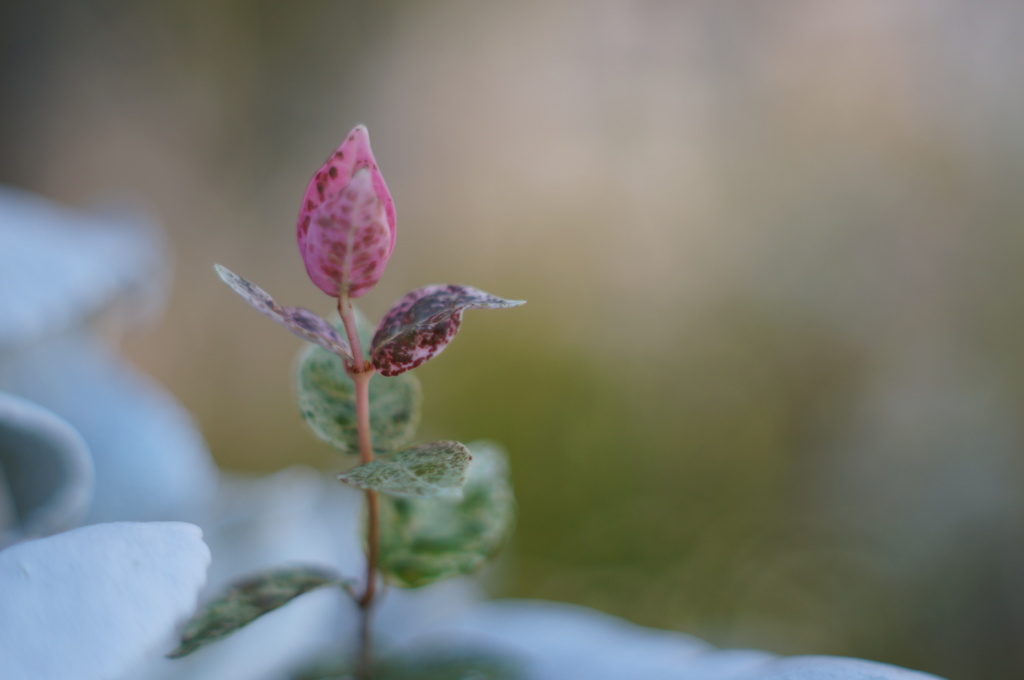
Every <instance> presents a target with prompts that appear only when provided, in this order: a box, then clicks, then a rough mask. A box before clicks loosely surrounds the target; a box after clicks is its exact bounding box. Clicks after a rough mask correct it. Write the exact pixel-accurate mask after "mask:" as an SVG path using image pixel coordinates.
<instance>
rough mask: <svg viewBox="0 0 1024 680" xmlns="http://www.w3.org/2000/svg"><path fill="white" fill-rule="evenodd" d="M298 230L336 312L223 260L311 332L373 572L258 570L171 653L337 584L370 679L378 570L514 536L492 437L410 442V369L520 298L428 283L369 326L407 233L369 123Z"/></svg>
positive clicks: (445, 558) (214, 604)
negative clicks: (486, 312) (483, 316)
mask: <svg viewBox="0 0 1024 680" xmlns="http://www.w3.org/2000/svg"><path fill="white" fill-rule="evenodd" d="M296 233H297V238H298V244H299V252H300V253H301V255H302V261H303V263H304V264H305V266H306V272H307V273H308V274H309V278H310V279H311V280H312V281H313V283H314V284H315V285H316V286H317V287H318V288H319V289H320V290H322V291H323V292H325V293H326V294H327V295H330V296H331V297H333V298H337V312H338V317H337V319H332V320H328V319H324V318H322V317H320V316H318V315H316V314H314V313H312V312H310V311H308V310H306V309H302V308H299V307H282V306H281V305H279V304H277V303H276V302H275V301H274V300H273V298H271V297H270V295H268V294H267V293H266V292H265V291H263V290H262V289H261V288H259V287H258V286H256V285H255V284H253V283H250V282H249V281H246V280H245V279H243V278H242V277H240V276H237V275H236V274H234V273H232V272H231V271H229V270H228V269H226V268H224V267H222V266H220V265H217V266H216V270H217V273H218V274H219V275H220V277H221V278H222V279H223V280H224V282H225V283H227V284H228V285H229V286H231V288H233V289H234V290H235V292H237V293H238V294H239V295H241V296H242V297H243V298H245V300H246V301H247V302H248V303H249V304H250V305H252V306H253V307H255V308H256V309H258V310H259V311H260V312H262V313H263V314H265V315H266V316H269V317H270V318H272V319H273V320H274V321H276V322H278V323H279V324H281V325H282V326H284V327H285V328H287V329H288V330H290V331H291V332H293V333H295V334H296V335H298V336H299V337H301V338H303V339H304V340H307V341H308V342H310V343H312V345H311V346H309V347H307V348H306V349H304V350H303V351H302V354H301V355H300V359H299V368H298V401H299V407H300V410H301V412H302V416H303V418H304V419H305V421H306V423H307V424H308V425H309V426H310V428H311V429H312V430H313V431H314V432H315V433H316V434H317V435H318V436H319V437H320V438H321V439H323V440H324V441H326V442H328V443H329V444H331V445H332V446H334V447H335V448H336V449H338V450H340V451H342V452H345V453H349V454H355V455H358V457H359V464H358V465H356V466H355V467H353V468H351V469H350V470H348V471H346V472H343V473H341V474H340V475H338V478H339V479H340V480H341V481H342V482H345V483H347V484H350V485H352V486H354V487H357V488H359V489H362V490H363V491H364V493H365V497H366V512H365V517H366V535H365V546H366V573H365V576H363V578H362V579H361V580H356V579H353V578H351V577H350V576H348V575H343V574H338V573H334V572H333V571H330V570H327V569H324V568H323V567H321V566H316V567H313V566H302V565H285V566H281V567H279V568H276V569H271V570H269V571H265V572H262V573H259V574H255V575H252V576H251V577H249V578H247V579H245V580H244V581H243V582H240V583H237V584H235V585H234V586H232V587H231V588H229V589H228V590H227V591H226V592H224V593H222V594H221V595H220V596H219V597H217V598H215V599H214V600H213V601H211V602H209V603H207V604H206V605H205V606H204V607H203V608H201V610H200V611H199V612H198V613H197V614H196V616H195V617H194V618H193V619H192V621H190V622H189V623H188V625H187V626H186V627H185V629H184V632H183V634H182V640H181V645H180V646H179V647H178V649H176V650H175V651H174V652H172V653H171V654H170V656H171V657H181V656H185V655H188V654H191V653H192V652H194V651H196V650H197V649H199V648H200V647H202V646H204V645H206V644H208V643H210V642H213V641H215V640H218V639H220V638H222V637H225V636H227V635H229V634H231V633H232V632H234V631H235V630H238V629H239V628H241V627H242V626H244V625H246V624H248V623H250V622H251V621H253V620H255V619H256V618H257V617H259V616H261V615H263V614H265V613H267V612H269V611H272V610H274V609H277V608H278V607H281V606H283V605H285V604H287V603H288V602H290V601H291V600H292V599H294V598H296V597H298V596H300V595H302V594H304V593H307V592H310V591H312V590H316V589H319V588H324V587H338V588H340V589H342V590H343V591H344V592H345V593H347V594H348V595H349V596H350V597H351V598H352V600H353V602H354V603H355V605H356V606H357V607H358V610H359V616H360V626H359V631H360V634H359V640H358V645H357V654H356V660H355V669H356V675H357V677H359V678H370V677H371V676H372V674H373V656H372V655H373V649H372V647H373V645H372V624H371V621H372V615H373V610H374V605H375V603H376V601H377V595H378V592H379V588H378V580H379V578H381V577H382V578H383V579H384V580H385V581H387V582H389V583H391V584H394V585H396V586H399V587H403V588H419V587H421V586H425V585H429V584H431V583H434V582H435V581H438V580H440V579H444V578H447V577H450V576H455V575H458V574H466V573H469V572H472V571H474V570H476V569H477V568H479V567H480V566H481V565H483V564H484V563H485V561H486V560H487V559H488V558H490V557H491V556H493V555H494V554H495V553H496V552H497V550H498V549H499V548H500V547H501V546H502V544H503V543H504V542H505V540H506V539H507V537H508V535H509V533H510V531H511V527H512V523H513V519H514V512H515V507H514V500H513V497H512V490H511V486H510V484H509V481H508V477H507V466H506V463H505V460H504V456H503V455H502V453H501V452H500V450H499V449H498V448H496V447H495V446H493V445H489V444H487V443H478V444H473V445H471V446H469V447H467V446H465V445H463V444H460V443H459V442H455V441H438V442H430V443H425V444H418V445H415V446H412V447H408V448H407V445H408V444H409V442H410V441H411V439H412V437H413V435H414V433H415V430H416V426H417V425H418V422H419V410H420V402H421V400H422V396H421V391H420V386H419V382H418V381H417V380H416V378H415V377H414V376H413V375H412V374H411V373H409V372H408V371H410V370H411V369H414V368H416V367H417V366H419V365H420V364H422V363H424V362H425V361H427V360H429V359H431V358H433V357H435V356H437V354H438V353H440V352H441V351H442V350H443V349H444V348H445V347H446V346H447V345H448V343H449V342H451V340H452V338H454V337H455V334H456V333H457V332H458V330H459V326H460V325H461V323H462V313H463V312H464V311H465V310H467V309H500V308H505V307H514V306H516V305H521V304H523V301H521V300H503V299H501V298H498V297H495V296H493V295H489V294H487V293H484V292H483V291H480V290H477V289H476V288H471V287H469V286H458V285H433V286H426V287H423V288H419V289H417V290H414V291H412V292H411V293H408V294H407V295H405V296H404V297H402V298H401V299H399V300H398V302H396V303H395V304H394V305H393V306H392V307H391V309H390V310H389V311H388V312H387V313H386V314H385V315H384V318H383V319H381V321H380V323H379V324H378V325H377V327H376V329H373V328H371V327H370V326H369V325H368V323H367V322H366V320H365V318H363V317H362V315H361V314H359V312H358V310H356V308H355V307H354V306H353V304H352V300H353V299H355V298H358V297H361V296H362V295H364V294H366V293H368V292H369V291H370V290H371V289H372V288H373V287H374V285H376V283H377V282H378V281H379V280H380V278H381V275H382V274H383V273H384V268H385V266H386V264H387V262H388V259H389V258H390V257H391V253H392V251H393V250H394V247H395V235H396V232H395V207H394V202H393V201H392V199H391V195H390V193H388V189H387V186H386V185H385V183H384V178H383V177H382V176H381V173H380V170H379V169H378V167H377V163H376V161H375V160H374V157H373V153H372V152H371V150H370V141H369V137H368V135H367V132H366V128H365V127H363V126H358V127H356V128H355V129H354V130H352V131H351V132H350V133H349V134H348V136H347V137H346V138H345V141H344V142H343V143H342V144H341V146H340V147H338V149H337V151H335V152H334V153H333V154H332V155H331V157H330V158H329V159H328V160H327V162H326V163H325V164H324V165H323V167H322V168H320V169H319V170H318V171H317V173H316V175H314V177H313V179H312V180H311V181H310V183H309V187H308V188H307V189H306V194H305V196H304V197H303V199H302V207H301V208H300V211H299V217H298V224H297V232H296ZM364 348H366V349H368V352H367V353H364ZM375 376H377V377H375Z"/></svg>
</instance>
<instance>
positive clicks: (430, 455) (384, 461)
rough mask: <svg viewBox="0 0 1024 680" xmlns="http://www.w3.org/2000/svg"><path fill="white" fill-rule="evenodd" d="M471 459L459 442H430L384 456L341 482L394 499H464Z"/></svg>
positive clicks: (346, 475)
mask: <svg viewBox="0 0 1024 680" xmlns="http://www.w3.org/2000/svg"><path fill="white" fill-rule="evenodd" d="M470 460H472V456H471V455H470V453H469V449H467V448H466V447H465V446H463V445H462V444H460V443H459V442H451V441H444V442H431V443H429V444H420V445H418V446H414V447H412V448H410V449H405V450H404V451H396V452H395V453H389V454H385V455H383V456H380V457H379V458H377V459H375V460H372V461H370V462H369V463H364V464H362V465H359V466H357V467H354V468H352V469H351V470H349V471H348V472H343V473H341V474H340V475H338V479H340V480H341V481H343V482H345V483H347V484H351V485H352V486H357V487H359V488H360V489H372V490H374V491H380V492H381V493H386V494H390V495H392V496H422V497H428V496H444V497H448V498H461V497H462V484H463V483H464V482H465V481H466V468H467V467H468V466H469V461H470Z"/></svg>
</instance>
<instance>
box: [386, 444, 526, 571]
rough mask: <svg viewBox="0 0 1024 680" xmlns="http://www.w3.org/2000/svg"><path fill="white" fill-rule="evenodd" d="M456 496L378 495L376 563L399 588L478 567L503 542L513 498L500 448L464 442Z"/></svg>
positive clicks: (508, 531)
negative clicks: (464, 463)
mask: <svg viewBox="0 0 1024 680" xmlns="http://www.w3.org/2000/svg"><path fill="white" fill-rule="evenodd" d="M469 449H470V452H471V453H472V455H473V460H472V462H471V463H470V464H469V470H468V471H467V474H466V483H465V485H464V486H463V489H462V491H463V497H462V499H461V500H458V499H451V498H401V497H394V496H384V497H383V498H381V506H380V507H381V522H380V527H381V529H380V553H379V566H380V569H381V572H382V573H383V574H384V576H385V578H386V579H387V580H388V581H390V582H392V583H394V584H395V585H398V586H401V587H404V588H418V587H420V586H425V585H428V584H430V583H433V582H435V581H438V580H440V579H444V578H448V577H450V576H457V575H459V574H468V573H470V572H473V571H475V570H477V569H479V568H480V567H481V566H483V565H484V563H485V562H486V561H487V560H488V559H489V558H490V557H491V556H493V555H494V554H495V553H497V552H498V550H499V549H500V548H501V546H502V545H504V543H505V541H506V540H507V539H508V537H509V535H510V534H511V532H512V525H513V524H514V522H515V499H514V497H513V495H512V486H511V484H510V483H509V481H508V465H507V463H506V462H505V456H504V454H503V453H502V451H501V449H500V448H499V447H497V446H496V445H494V444H492V443H490V442H476V443H473V444H470V445H469Z"/></svg>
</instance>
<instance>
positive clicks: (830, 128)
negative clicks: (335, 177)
mask: <svg viewBox="0 0 1024 680" xmlns="http://www.w3.org/2000/svg"><path fill="white" fill-rule="evenodd" d="M1022 34H1024V4H1021V3H1015V2H1011V1H1010V0H984V1H971V2H968V1H966V0H964V1H961V2H954V1H952V0H932V1H929V2H921V1H912V0H845V1H835V2H824V1H814V0H793V1H787V2H777V3H752V2H733V1H727V2H722V1H720V0H705V1H700V2H668V1H661V2H658V1H653V0H652V1H646V2H640V1H636V2H614V1H610V0H609V1H604V0H602V1H600V2H586V1H584V0H567V1H560V2H549V1H545V0H524V1H521V2H515V3H496V2H469V1H468V0H463V1H438V2H429V3H428V2H410V1H398V0H392V1H385V2H375V3H371V2H327V1H321V2H304V3H284V2H268V1H266V0H262V1H256V0H253V1H245V2H243V1H242V0H236V1H234V2H223V1H199V0H156V1H151V2H129V1H124V0H122V1H115V0H110V1H106V2H102V1H99V0H85V1H83V0H34V1H30V0H6V1H5V2H0V148H2V149H3V154H2V156H0V181H2V182H5V183H11V184H14V185H18V186H22V187H25V188H28V189H32V190H34V191H37V192H40V193H42V194H45V195H47V196H50V197H52V198H55V199H58V200H61V201H64V202H67V203H70V204H73V205H78V206H85V205H88V204H89V203H90V202H93V201H96V200H101V199H106V198H108V197H111V196H114V197H117V196H131V197H133V198H134V199H135V200H143V201H145V202H146V204H147V205H148V207H149V209H150V210H151V211H152V212H153V213H154V214H156V215H157V216H159V218H160V220H161V221H162V222H163V223H164V225H165V226H166V228H167V230H168V233H169V238H170V240H171V242H172V244H173V246H174V249H175V251H176V258H177V260H176V267H175V270H176V280H175V288H174V292H173V296H172V298H171V300H170V302H169V307H168V310H167V313H166V315H165V316H164V317H163V318H162V320H161V321H160V322H159V323H158V324H157V325H156V326H155V327H153V328H152V329H150V330H148V331H146V332H144V333H140V334H136V335H135V336H133V338H132V340H131V342H130V344H129V345H128V346H127V347H126V348H125V351H126V352H127V353H128V354H129V356H131V357H132V358H133V359H134V360H135V361H136V362H137V363H138V364H139V365H140V366H142V367H143V368H144V369H145V370H147V371H148V372H150V373H151V374H152V375H154V376H155V377H156V378H157V379H159V380H160V381H162V382H163V383H165V384H166V385H168V386H169V387H170V389H171V390H172V391H173V392H174V393H175V394H176V395H178V397H179V398H180V399H181V400H182V401H183V402H184V403H185V405H186V406H187V407H188V408H189V409H190V410H191V411H192V412H193V413H194V414H195V415H196V417H197V419H198V420H199V421H200V423H201V425H202V427H203V430H204V432H205V434H206V436H207V438H208V441H209V443H210V446H211V448H212V450H213V452H214V454H215V456H216V457H217V459H218V460H219V461H220V463H221V464H222V465H223V466H225V467H226V468H230V469H245V470H258V471H269V470H275V469H278V468H280V467H283V466H286V465H289V464H291V463H294V462H309V463H312V464H315V465H318V466H320V467H322V468H325V469H331V468H332V467H336V466H337V465H338V464H339V461H338V460H337V459H336V458H334V454H332V452H331V451H329V450H328V449H327V448H326V447H325V446H324V445H322V444H320V443H319V442H318V441H317V440H315V439H314V438H313V437H312V436H311V435H310V434H309V433H308V432H307V431H306V430H305V428H304V426H303V425H302V424H301V422H300V419H299V417H298V415H297V412H296V409H295V406H294V403H293V395H292V393H291V387H290V382H291V381H290V371H291V362H292V360H293V357H294V354H295V352H296V349H297V347H298V342H297V341H296V340H295V339H294V338H293V337H292V336H290V335H288V334H287V333H285V332H283V331H280V330H279V329H277V328H274V327H273V326H272V325H271V324H270V323H269V322H267V321H266V320H264V319H263V318H261V317H260V316H259V315H257V314H255V313H253V312H251V311H250V310H248V309H246V308H245V306H244V304H242V303H241V301H239V300H238V299H237V298H236V297H235V296H234V295H233V294H232V293H231V292H230V291H229V290H228V289H227V288H226V287H224V286H223V285H221V284H220V283H219V282H218V281H217V280H216V278H215V276H214V275H213V272H212V268H211V265H212V263H213V262H221V263H223V264H225V265H227V266H229V267H231V268H232V269H234V270H235V271H237V272H238V273H240V274H241V275H243V276H246V277H248V278H251V279H252V280H254V281H256V282H258V283H259V284H260V285H262V286H263V287H265V288H266V289H267V290H269V291H271V292H272V293H273V294H274V295H275V296H276V297H277V298H278V300H280V301H282V302H284V303H286V304H300V305H303V306H307V307H309V308H312V309H314V310H320V311H324V312H326V311H327V310H328V309H329V307H330V300H329V299H327V298H326V297H325V296H323V295H322V294H321V293H320V292H319V291H317V290H316V289H315V288H314V287H313V286H312V285H311V284H310V283H309V281H308V280H307V279H306V277H305V274H304V272H303V269H302V266H301V263H300V261H299V258H298V256H297V251H296V248H295V245H294V243H293V230H294V218H295V212H296V210H297V207H298V201H299V199H300V197H301V195H302V191H303V190H304V188H305V185H306V182H307V180H308V178H309V176H310V175H311V174H312V172H313V171H314V170H315V169H316V168H317V167H318V166H319V164H320V163H321V162H322V161H323V160H324V158H326V156H327V155H328V154H329V153H330V152H331V151H332V150H333V149H334V147H335V146H336V145H337V144H338V142H339V141H340V140H341V138H342V136H343V135H344V134H345V132H346V131H347V130H348V129H349V128H350V127H352V126H353V125H355V124H356V123H359V122H363V123H366V124H367V125H368V126H369V129H370V133H371V136H372V138H373V142H374V150H375V152H376V155H377V159H378V161H379V163H380V166H381V168H382V169H383V172H384V174H385V176H386V178H387V180H388V183H389V186H390V188H391V191H392V193H393V195H394V198H395V202H396V205H397V208H398V221H399V236H398V245H397V248H396V251H395V256H394V257H393V259H392V261H391V264H390V265H389V270H388V273H387V275H386V277H385V279H384V280H383V281H382V283H381V284H380V285H379V286H378V287H377V289H375V290H374V291H373V292H372V293H371V294H370V295H368V296H366V297H365V298H363V301H362V307H363V309H364V311H366V312H367V313H369V314H370V315H371V316H373V317H376V316H379V315H380V314H381V313H382V312H383V311H384V310H385V309H386V308H387V307H388V306H389V305H390V303H391V302H392V301H393V300H394V299H396V298H397V297H398V296H399V295H401V294H402V293H404V292H405V291H406V290H408V289H411V288H413V287H417V286H420V285H424V284H428V283H435V282H441V281H451V282H458V283H469V284H472V285H476V286H479V287H480V288H483V289H484V290H487V291H489V292H493V293H495V294H498V295H502V296H505V297H512V298H526V299H528V300H529V304H528V305H527V306H526V307H523V308H519V309H515V310H512V311H508V312H501V313H497V312H494V313H486V312H470V313H469V314H468V315H467V319H466V322H465V324H464V327H463V332H462V334H461V336H460V338H459V339H458V340H457V341H456V342H455V343H454V344H453V345H452V347H451V348H449V350H448V351H447V352H446V353H445V354H444V355H443V356H442V357H441V358H439V359H438V360H436V361H435V362H433V363H432V364H430V365H428V366H426V367H424V368H423V369H421V370H420V371H419V373H420V377H421V378H422V380H423V383H424V388H425V392H426V396H427V410H426V413H425V418H424V423H425V426H424V428H423V431H422V435H423V437H424V438H428V437H445V438H458V439H462V440H463V441H469V440H472V439H474V438H479V437H486V438H492V439H496V440H499V441H501V442H503V443H504V444H505V445H506V446H507V447H508V449H509V451H510V454H511V458H512V464H513V472H514V477H515V484H516V488H517V493H518V498H519V501H520V505H521V519H520V524H519V529H518V532H517V536H516V539H515V542H514V545H513V546H512V547H511V549H510V550H508V551H507V553H506V555H505V557H504V559H503V561H502V562H501V563H500V565H499V566H498V568H497V569H496V570H495V573H494V574H493V579H492V582H493V586H494V591H495V592H496V593H498V594H502V595H511V596H519V597H541V598H549V599H555V600H564V601H571V602H579V603H583V604H587V605H590V606H594V607H598V608H601V609H603V610H606V611H608V612H611V613H614V614H618V615H622V616H625V617H628V618H630V619H632V620H634V621H637V622H640V623H643V624H648V625H655V626H661V627H667V628H674V629H678V630H683V631H687V632H691V633H694V634H697V635H699V636H701V637H704V638H707V639H708V640H710V641H712V642H714V643H716V644H720V645H726V646H755V647H760V648H766V649H770V650H773V651H777V652H781V653H828V654H848V655H855V656H865V657H868V658H873V659H878V660H883V661H888V662H893V663H898V664H903V665H908V666H911V667H915V668H920V669H922V670H928V671H932V672H935V673H938V674H941V675H946V676H948V677H950V678H955V679H957V680H959V679H967V678H977V679H992V680H996V679H1000V680H1005V679H1006V678H1011V677H1022V676H1024V550H1022V542H1021V538H1022V535H1024V498H1022V489H1024V470H1022V462H1024V429H1022V426H1021V417H1020V414H1021V409H1022V406H1024V304H1022V302H1021V301H1022V299H1024V296H1022V294H1024V267H1022V266H1021V264H1020V262H1021V258H1022V255H1024V219H1022V218H1024V191H1022V187H1024V184H1022V182H1024V87H1022V84H1024V41H1022V40H1021V39H1020V36H1021V35H1022Z"/></svg>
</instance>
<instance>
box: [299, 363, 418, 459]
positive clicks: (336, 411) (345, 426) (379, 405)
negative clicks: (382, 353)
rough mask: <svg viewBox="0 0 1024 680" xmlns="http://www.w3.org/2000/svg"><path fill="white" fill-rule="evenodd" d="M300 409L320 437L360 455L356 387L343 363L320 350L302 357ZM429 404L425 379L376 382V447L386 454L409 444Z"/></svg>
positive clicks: (373, 425) (373, 389)
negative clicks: (424, 392) (422, 409)
mask: <svg viewBox="0 0 1024 680" xmlns="http://www.w3.org/2000/svg"><path fill="white" fill-rule="evenodd" d="M296 379H297V387H298V401H299V410H300V411H301V412H302V417H303V418H304V419H305V421H306V424H307V425H309V427H310V429H312V430H313V432H315V433H316V435H317V436H318V437H320V438H321V439H323V440H324V441H325V442H327V443H328V444H330V445H331V446H333V447H335V448H336V449H339V450H341V451H346V452H350V453H356V452H357V451H358V450H359V436H358V433H357V431H356V409H355V385H354V384H353V383H352V380H351V379H350V378H349V377H348V375H347V374H346V373H345V367H344V366H343V365H342V360H341V359H340V358H339V357H338V356H337V355H334V354H331V353H330V352H328V351H326V350H324V349H322V348H320V347H313V346H310V347H306V348H304V349H303V350H302V352H301V353H300V354H299V362H298V372H297V376H296ZM422 401H423V396H422V392H421V390H420V383H419V381H418V380H417V379H416V378H415V377H414V376H412V375H402V376H399V377H397V378H385V377H383V376H379V375H375V376H373V378H371V379H370V431H371V434H372V437H373V448H374V450H375V451H377V452H382V453H386V452H389V451H394V450H395V449H397V448H400V447H402V446H404V445H405V444H407V443H409V440H411V439H412V437H413V435H414V434H415V433H416V427H417V426H418V425H419V420H420V407H421V404H422Z"/></svg>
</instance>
